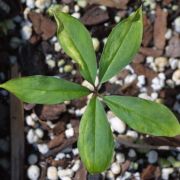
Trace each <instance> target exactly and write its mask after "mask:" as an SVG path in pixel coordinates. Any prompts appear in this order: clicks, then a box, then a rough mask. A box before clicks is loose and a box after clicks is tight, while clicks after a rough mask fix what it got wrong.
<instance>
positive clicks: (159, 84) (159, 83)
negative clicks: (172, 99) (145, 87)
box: [151, 77, 165, 91]
mask: <svg viewBox="0 0 180 180" xmlns="http://www.w3.org/2000/svg"><path fill="white" fill-rule="evenodd" d="M164 85H165V82H164V79H162V78H159V77H155V78H154V79H152V84H151V87H152V88H153V89H154V91H159V90H161V89H162V88H163V87H164Z"/></svg>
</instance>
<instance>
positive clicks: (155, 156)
mask: <svg viewBox="0 0 180 180" xmlns="http://www.w3.org/2000/svg"><path fill="white" fill-rule="evenodd" d="M147 158H148V162H149V163H151V164H153V163H156V162H157V160H158V153H157V152H156V151H154V150H152V151H149V152H148V153H147Z"/></svg>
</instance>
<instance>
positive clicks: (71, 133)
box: [65, 128, 74, 138]
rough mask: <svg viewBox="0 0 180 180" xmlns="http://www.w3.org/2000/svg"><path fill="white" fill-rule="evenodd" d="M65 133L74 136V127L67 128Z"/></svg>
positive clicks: (67, 135)
mask: <svg viewBox="0 0 180 180" xmlns="http://www.w3.org/2000/svg"><path fill="white" fill-rule="evenodd" d="M65 135H66V137H67V138H70V137H72V136H74V129H73V128H69V129H66V131H65Z"/></svg>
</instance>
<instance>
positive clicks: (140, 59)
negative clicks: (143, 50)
mask: <svg viewBox="0 0 180 180" xmlns="http://www.w3.org/2000/svg"><path fill="white" fill-rule="evenodd" d="M144 58H145V57H144V55H142V54H140V53H138V54H136V56H135V57H134V59H133V63H135V64H140V63H143V62H144Z"/></svg>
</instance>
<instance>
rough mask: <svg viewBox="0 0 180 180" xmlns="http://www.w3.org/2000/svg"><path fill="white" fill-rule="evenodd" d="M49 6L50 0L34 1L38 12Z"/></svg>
mask: <svg viewBox="0 0 180 180" xmlns="http://www.w3.org/2000/svg"><path fill="white" fill-rule="evenodd" d="M50 4H51V0H36V2H35V6H36V7H37V8H39V9H40V10H44V9H45V8H47V7H49V6H50Z"/></svg>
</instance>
